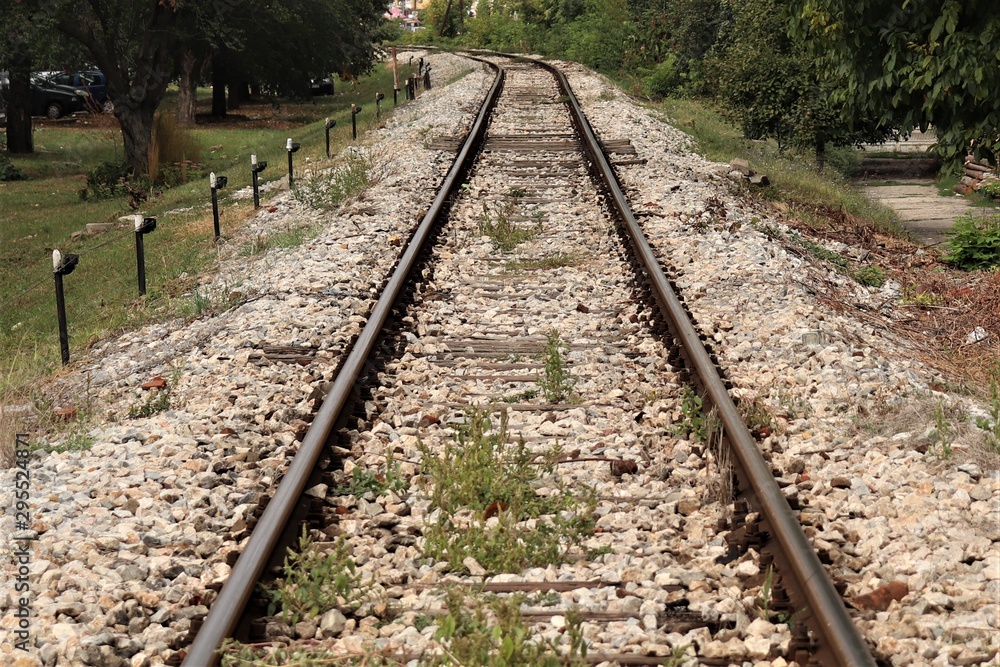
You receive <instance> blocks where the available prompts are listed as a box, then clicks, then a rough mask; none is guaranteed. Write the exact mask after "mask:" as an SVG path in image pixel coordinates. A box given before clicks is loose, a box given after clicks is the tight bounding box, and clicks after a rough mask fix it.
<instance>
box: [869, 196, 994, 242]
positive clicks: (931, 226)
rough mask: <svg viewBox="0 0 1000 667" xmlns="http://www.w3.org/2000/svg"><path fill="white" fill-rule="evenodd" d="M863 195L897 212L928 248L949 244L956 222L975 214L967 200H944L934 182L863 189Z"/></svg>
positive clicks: (953, 198) (950, 198) (906, 225)
mask: <svg viewBox="0 0 1000 667" xmlns="http://www.w3.org/2000/svg"><path fill="white" fill-rule="evenodd" d="M861 191H862V192H864V193H865V194H867V195H868V196H869V197H871V198H872V199H875V200H878V201H880V202H882V203H883V204H885V205H886V206H889V207H890V208H892V209H893V210H894V211H896V213H897V215H898V216H899V221H900V222H901V223H902V224H903V226H904V227H906V228H907V229H909V230H910V231H911V232H913V236H914V237H915V238H916V239H917V240H919V241H920V242H922V243H923V244H924V245H927V246H936V245H939V244H941V243H943V242H945V241H946V240H947V237H946V236H945V232H947V231H948V230H949V229H951V227H952V225H954V224H955V219H956V218H958V217H959V216H962V215H965V214H966V213H968V212H969V211H971V210H974V209H973V208H972V207H971V206H969V204H968V202H967V200H966V199H965V197H960V196H957V195H956V196H954V197H942V196H941V195H940V194H939V193H938V188H937V185H935V184H934V182H933V181H926V180H919V181H906V182H903V183H898V184H894V185H869V186H861Z"/></svg>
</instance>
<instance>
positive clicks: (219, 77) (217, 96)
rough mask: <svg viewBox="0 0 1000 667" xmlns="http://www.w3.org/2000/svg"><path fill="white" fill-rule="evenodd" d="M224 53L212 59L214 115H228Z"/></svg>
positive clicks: (219, 53) (217, 54)
mask: <svg viewBox="0 0 1000 667" xmlns="http://www.w3.org/2000/svg"><path fill="white" fill-rule="evenodd" d="M224 58H225V56H224V55H223V54H222V52H221V51H220V52H218V53H216V54H215V55H214V56H213V57H212V115H213V116H215V117H222V116H225V115H226V65H225V62H224Z"/></svg>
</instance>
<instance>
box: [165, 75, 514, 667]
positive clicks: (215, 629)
mask: <svg viewBox="0 0 1000 667" xmlns="http://www.w3.org/2000/svg"><path fill="white" fill-rule="evenodd" d="M493 67H494V68H495V69H496V70H497V76H496V79H495V80H494V82H493V85H492V87H491V88H490V91H489V93H487V95H486V101H485V103H484V104H483V107H482V109H480V111H479V115H478V116H477V117H476V120H475V123H474V124H473V126H472V130H471V131H470V132H469V138H468V140H467V141H466V143H465V145H464V146H463V148H462V150H461V152H460V153H459V154H458V157H456V158H455V162H454V164H453V165H452V167H451V169H450V170H449V172H448V175H447V176H446V177H445V179H444V183H443V184H442V186H441V189H440V191H439V192H438V195H437V196H436V197H435V198H434V203H433V204H432V205H431V207H430V209H429V210H428V211H427V213H426V215H424V216H423V219H422V220H421V221H420V225H419V226H418V227H417V230H416V231H415V232H414V234H413V238H412V239H411V241H410V243H409V245H408V246H407V248H406V250H405V251H404V252H403V255H402V257H400V260H399V264H398V265H397V266H396V268H395V270H394V271H393V273H392V277H391V278H390V279H389V281H388V283H387V286H386V289H385V291H384V292H382V294H381V296H380V297H379V300H378V302H377V303H376V304H375V307H374V308H373V309H372V313H371V316H370V317H369V319H368V322H367V324H366V325H365V328H364V329H363V330H362V332H361V334H360V335H359V336H358V339H357V341H356V342H355V343H354V345H353V347H352V348H351V352H350V354H349V355H348V357H347V359H346V360H345V361H344V364H343V366H342V367H341V369H340V372H339V373H338V374H337V378H336V380H335V381H334V383H333V387H332V388H331V390H330V393H329V394H328V395H327V397H326V399H325V400H324V401H323V405H322V406H321V407H320V409H319V412H318V413H317V415H316V418H315V419H314V420H313V423H312V426H311V427H310V429H309V432H308V433H307V434H306V437H305V439H304V440H303V442H302V446H301V447H300V448H299V451H298V454H296V456H295V458H294V459H293V460H292V462H291V463H290V464H289V466H288V471H287V473H286V474H285V476H284V478H282V480H281V484H279V485H278V488H277V490H276V491H275V493H274V497H273V498H272V500H271V502H270V503H268V506H267V509H266V510H264V514H263V515H262V516H261V518H260V521H259V522H258V524H257V526H256V528H255V529H254V531H253V533H252V534H251V535H250V539H249V540H248V541H247V544H246V546H245V547H244V549H243V553H242V554H240V557H239V559H238V560H237V561H236V565H235V567H233V571H232V572H231V573H230V575H229V579H228V580H227V581H226V584H225V586H223V588H222V591H221V592H220V593H219V598H218V599H217V600H216V601H215V604H213V605H212V608H211V610H210V611H209V613H208V616H207V617H206V618H205V625H204V626H203V627H202V629H201V632H199V633H198V635H197V636H196V637H195V639H194V642H192V643H191V646H190V647H189V649H188V653H187V657H186V658H185V659H184V663H183V664H184V665H187V666H189V667H211V666H212V665H215V664H216V663H217V661H218V659H219V656H218V649H219V646H220V645H221V644H222V641H223V640H224V639H226V638H227V637H229V636H230V635H231V634H232V632H233V630H234V629H235V628H236V624H237V623H238V622H239V619H240V616H241V615H242V613H243V610H244V608H245V607H246V605H247V603H248V602H249V601H250V597H251V596H252V595H253V592H254V589H255V588H256V585H257V580H258V579H259V578H260V575H261V574H262V573H263V571H264V568H265V567H266V565H267V562H268V560H269V559H270V557H271V554H272V553H274V550H275V548H276V546H277V544H278V542H279V541H280V538H281V535H282V532H283V531H284V529H285V526H286V524H287V523H288V521H289V518H290V517H291V515H292V513H293V511H294V509H295V506H296V504H297V503H298V501H299V498H300V497H301V496H302V492H303V491H304V490H305V487H306V484H307V483H308V481H309V477H310V475H311V474H312V471H313V468H314V467H315V465H316V461H317V460H318V459H319V457H320V454H321V453H322V451H323V448H324V446H325V445H326V442H327V440H328V439H329V438H330V436H331V434H332V433H333V431H334V427H335V425H336V423H337V420H338V419H339V417H340V413H341V411H342V410H343V408H344V406H345V405H346V404H347V403H348V399H349V398H350V395H351V391H352V390H353V388H354V385H355V382H356V381H357V378H358V377H359V375H360V374H361V371H362V369H363V367H364V364H365V360H366V359H367V358H368V355H369V353H370V351H371V350H372V348H374V346H375V344H376V342H377V340H378V337H379V334H380V332H381V331H382V327H383V325H384V324H385V322H386V320H387V319H388V318H389V314H390V312H391V311H392V309H393V306H394V304H395V303H396V300H397V298H398V296H399V294H400V293H401V292H402V289H403V286H404V284H405V283H406V280H407V278H408V276H409V274H410V272H411V270H412V269H413V267H414V266H416V265H417V260H418V258H419V255H420V253H421V251H422V249H423V247H424V244H425V242H426V241H427V239H428V238H429V237H430V235H431V231H432V230H433V228H434V227H435V226H436V224H437V219H438V217H439V215H440V214H441V212H442V211H443V210H444V209H445V208H446V206H447V203H448V201H449V199H450V198H451V197H452V196H453V194H454V192H455V191H456V190H457V189H458V186H459V183H460V179H461V176H462V174H463V173H464V171H465V169H466V168H467V164H468V162H469V160H470V158H471V156H472V154H473V149H474V147H475V145H477V144H478V143H479V142H480V141H481V140H482V137H483V135H484V134H485V132H486V122H487V118H488V116H489V114H490V112H491V111H492V109H493V106H494V105H495V104H496V100H497V99H498V98H499V96H500V91H501V90H502V89H503V82H504V73H503V70H501V69H499V68H496V67H495V66H493Z"/></svg>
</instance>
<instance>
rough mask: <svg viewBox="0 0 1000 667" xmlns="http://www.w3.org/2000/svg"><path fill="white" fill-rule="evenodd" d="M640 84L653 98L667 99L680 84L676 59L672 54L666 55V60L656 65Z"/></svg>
mask: <svg viewBox="0 0 1000 667" xmlns="http://www.w3.org/2000/svg"><path fill="white" fill-rule="evenodd" d="M642 82H643V85H645V86H646V90H647V91H648V92H649V94H650V95H652V96H654V97H668V96H669V95H670V94H671V93H673V92H674V91H675V90H676V89H677V87H678V86H679V85H680V83H681V77H680V75H679V74H678V72H677V59H676V58H674V54H672V53H668V54H667V57H666V59H664V61H663V62H662V63H660V64H659V65H657V66H656V68H655V69H654V70H653V71H652V73H651V74H649V76H647V77H645V78H644V79H643V81H642Z"/></svg>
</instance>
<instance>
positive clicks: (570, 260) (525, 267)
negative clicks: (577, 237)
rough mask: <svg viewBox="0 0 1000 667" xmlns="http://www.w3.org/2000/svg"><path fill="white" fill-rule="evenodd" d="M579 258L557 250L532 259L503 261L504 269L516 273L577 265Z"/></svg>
mask: <svg viewBox="0 0 1000 667" xmlns="http://www.w3.org/2000/svg"><path fill="white" fill-rule="evenodd" d="M580 262H581V259H580V257H578V256H577V255H571V254H568V253H564V252H559V253H556V254H554V255H546V256H544V257H538V258H534V259H514V260H511V261H509V262H506V263H504V266H503V268H504V271H507V272H510V273H518V272H521V271H547V270H551V269H561V268H563V267H566V266H577V265H578V264H580Z"/></svg>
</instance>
